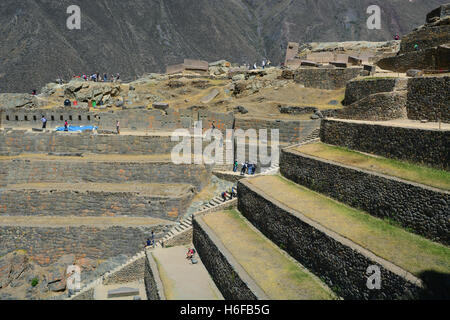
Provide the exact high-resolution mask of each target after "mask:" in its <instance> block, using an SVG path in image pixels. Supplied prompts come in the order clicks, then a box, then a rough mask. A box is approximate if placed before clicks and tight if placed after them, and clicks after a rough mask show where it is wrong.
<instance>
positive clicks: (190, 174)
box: [0, 157, 211, 191]
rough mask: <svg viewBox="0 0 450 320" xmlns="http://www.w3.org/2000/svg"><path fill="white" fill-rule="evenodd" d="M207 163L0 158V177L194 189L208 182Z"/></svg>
mask: <svg viewBox="0 0 450 320" xmlns="http://www.w3.org/2000/svg"><path fill="white" fill-rule="evenodd" d="M210 179H211V166H208V165H184V164H181V165H176V164H173V163H172V162H171V161H170V160H168V161H166V162H164V161H161V162H158V161H155V162H143V161H142V162H138V161H134V162H126V161H120V160H119V161H89V160H83V158H80V160H74V161H70V160H64V157H61V160H31V161H30V160H21V159H14V160H3V161H2V160H0V181H2V182H3V183H5V184H24V183H43V182H46V183H61V182H64V183H83V182H93V183H129V182H134V183H189V184H191V185H193V186H194V187H195V188H196V189H197V191H200V190H202V189H203V188H204V187H205V186H206V185H208V183H209V181H210Z"/></svg>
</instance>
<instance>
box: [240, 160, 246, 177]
mask: <svg viewBox="0 0 450 320" xmlns="http://www.w3.org/2000/svg"><path fill="white" fill-rule="evenodd" d="M246 171H247V163H243V164H242V169H241V176H243V175H244V174H245V172H246Z"/></svg>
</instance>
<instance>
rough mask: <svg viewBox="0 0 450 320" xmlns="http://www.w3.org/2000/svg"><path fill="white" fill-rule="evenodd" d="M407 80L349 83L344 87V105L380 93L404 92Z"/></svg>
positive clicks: (389, 79) (386, 79) (393, 79)
mask: <svg viewBox="0 0 450 320" xmlns="http://www.w3.org/2000/svg"><path fill="white" fill-rule="evenodd" d="M407 81H408V80H407V79H401V78H383V79H378V78H375V79H373V78H364V79H361V80H353V81H349V82H348V83H347V85H346V87H345V99H344V101H343V104H344V105H351V104H352V103H354V102H356V101H358V100H361V99H363V98H366V97H368V96H370V95H371V94H375V93H380V92H392V91H394V90H396V89H397V88H398V89H404V90H406V86H407Z"/></svg>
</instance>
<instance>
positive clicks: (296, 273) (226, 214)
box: [202, 210, 334, 300]
mask: <svg viewBox="0 0 450 320" xmlns="http://www.w3.org/2000/svg"><path fill="white" fill-rule="evenodd" d="M202 219H203V220H204V221H205V223H206V224H208V226H209V227H210V228H211V229H212V230H214V233H215V234H216V235H217V236H218V237H219V239H220V240H221V241H222V243H223V244H224V245H225V247H226V248H227V249H228V250H229V251H230V252H231V254H232V255H233V256H234V257H235V258H236V260H237V261H238V262H239V264H240V265H241V266H242V267H243V268H244V269H245V270H246V271H247V273H248V274H249V275H250V276H251V277H252V278H253V279H254V280H255V282H256V283H257V284H258V285H259V286H260V287H261V289H263V290H264V292H265V293H266V294H267V295H268V296H269V297H270V298H271V299H282V300H284V299H286V300H329V299H333V298H334V296H333V295H332V294H331V293H330V292H329V291H328V290H327V289H325V287H323V286H322V284H321V283H320V282H319V280H318V279H316V278H315V277H314V276H312V275H310V274H309V273H308V272H306V271H305V270H304V269H302V267H301V266H300V265H298V264H296V263H295V262H293V261H292V260H291V259H289V258H288V257H286V255H285V254H283V253H282V252H281V251H280V249H279V248H278V247H276V246H275V245H274V244H273V243H272V242H271V241H270V240H268V239H267V238H265V237H264V236H263V235H262V234H260V233H259V232H257V231H255V230H254V229H253V228H251V227H250V226H249V223H248V222H247V221H246V220H245V218H244V217H243V216H242V215H241V214H240V213H239V212H237V211H236V210H230V211H223V212H219V213H214V214H210V215H206V216H204V217H202Z"/></svg>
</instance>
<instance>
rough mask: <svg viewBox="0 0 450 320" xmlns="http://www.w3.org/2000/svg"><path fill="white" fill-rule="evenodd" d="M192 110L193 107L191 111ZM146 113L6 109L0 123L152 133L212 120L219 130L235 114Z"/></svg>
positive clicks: (207, 125)
mask: <svg viewBox="0 0 450 320" xmlns="http://www.w3.org/2000/svg"><path fill="white" fill-rule="evenodd" d="M194 109H195V108H194ZM194 109H193V110H175V109H172V108H168V109H167V110H165V111H163V110H157V109H151V110H148V109H147V108H146V107H145V106H142V107H141V108H136V109H127V110H120V111H101V110H98V111H96V112H92V111H91V112H89V111H87V110H83V109H81V108H77V107H72V108H70V107H69V108H60V109H26V108H18V109H8V110H2V109H1V108H0V124H1V125H2V126H3V127H5V128H42V121H41V118H42V116H43V115H44V116H45V117H46V119H47V129H53V128H56V127H63V126H64V121H65V120H67V121H68V123H69V125H75V126H78V125H83V126H84V125H93V126H97V127H98V129H99V130H109V131H114V132H115V131H116V123H117V121H118V120H119V121H120V127H121V129H122V130H127V131H151V130H174V129H178V128H193V127H194V122H195V121H201V122H202V126H203V128H206V129H209V128H210V127H211V124H212V122H213V121H214V123H215V126H216V128H217V129H219V130H222V131H224V130H226V129H231V128H232V127H233V121H234V115H233V113H232V112H230V113H218V112H212V111H209V110H199V111H196V110H194Z"/></svg>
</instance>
